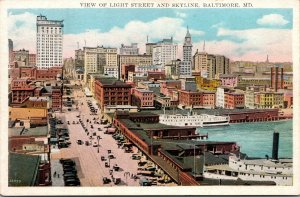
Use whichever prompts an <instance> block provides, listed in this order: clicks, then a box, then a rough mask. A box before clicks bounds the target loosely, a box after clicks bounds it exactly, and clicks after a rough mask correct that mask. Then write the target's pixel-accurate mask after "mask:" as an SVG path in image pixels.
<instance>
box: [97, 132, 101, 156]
mask: <svg viewBox="0 0 300 197" xmlns="http://www.w3.org/2000/svg"><path fill="white" fill-rule="evenodd" d="M97 140H98V153H99V140H100V136H99V135H98V136H97Z"/></svg>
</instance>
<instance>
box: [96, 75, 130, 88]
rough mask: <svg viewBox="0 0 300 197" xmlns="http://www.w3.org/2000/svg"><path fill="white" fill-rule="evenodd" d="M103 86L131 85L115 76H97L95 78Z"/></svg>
mask: <svg viewBox="0 0 300 197" xmlns="http://www.w3.org/2000/svg"><path fill="white" fill-rule="evenodd" d="M97 80H98V81H99V82H100V83H101V84H102V85H103V86H122V87H131V85H129V84H126V83H124V82H123V81H120V80H117V79H116V78H113V77H111V78H108V77H107V78H98V79H97Z"/></svg>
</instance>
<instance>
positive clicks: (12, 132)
mask: <svg viewBox="0 0 300 197" xmlns="http://www.w3.org/2000/svg"><path fill="white" fill-rule="evenodd" d="M47 135H48V126H42V127H35V128H25V127H13V128H9V129H8V136H9V137H18V136H47Z"/></svg>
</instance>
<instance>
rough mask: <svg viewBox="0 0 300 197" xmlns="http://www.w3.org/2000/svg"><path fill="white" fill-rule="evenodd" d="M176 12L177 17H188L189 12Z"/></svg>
mask: <svg viewBox="0 0 300 197" xmlns="http://www.w3.org/2000/svg"><path fill="white" fill-rule="evenodd" d="M175 14H176V16H177V17H180V18H186V17H187V14H186V13H183V12H175Z"/></svg>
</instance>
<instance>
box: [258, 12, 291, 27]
mask: <svg viewBox="0 0 300 197" xmlns="http://www.w3.org/2000/svg"><path fill="white" fill-rule="evenodd" d="M256 23H257V24H259V25H268V26H284V25H286V24H288V23H289V21H287V20H285V19H284V16H282V15H280V14H269V15H264V16H263V17H262V18H260V19H257V21H256Z"/></svg>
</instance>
